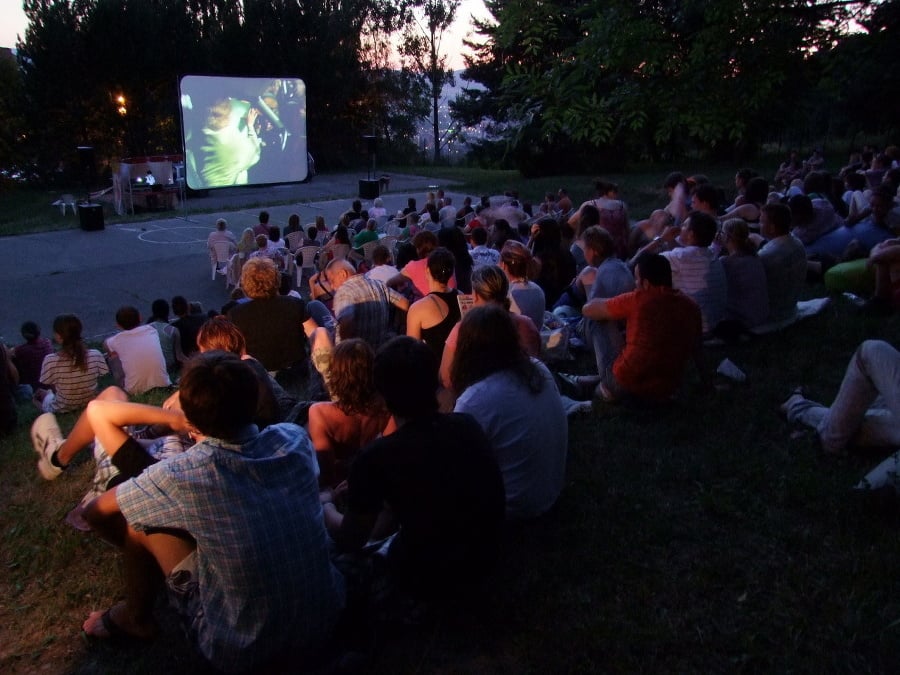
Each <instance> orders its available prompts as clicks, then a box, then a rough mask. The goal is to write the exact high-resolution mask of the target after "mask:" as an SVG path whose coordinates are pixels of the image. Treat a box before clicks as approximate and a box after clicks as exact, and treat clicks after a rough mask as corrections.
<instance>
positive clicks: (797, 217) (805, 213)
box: [788, 195, 816, 225]
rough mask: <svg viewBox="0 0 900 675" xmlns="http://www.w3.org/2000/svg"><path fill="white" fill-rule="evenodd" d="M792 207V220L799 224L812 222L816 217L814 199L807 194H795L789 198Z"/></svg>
mask: <svg viewBox="0 0 900 675" xmlns="http://www.w3.org/2000/svg"><path fill="white" fill-rule="evenodd" d="M788 206H789V207H790V208H791V220H792V221H793V222H794V223H797V224H798V225H806V224H808V223H811V222H812V220H813V218H814V217H815V215H816V214H815V210H814V209H813V205H812V200H811V199H810V198H809V197H808V196H807V195H794V196H793V197H791V198H790V199H789V200H788Z"/></svg>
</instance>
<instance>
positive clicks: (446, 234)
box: [437, 227, 472, 268]
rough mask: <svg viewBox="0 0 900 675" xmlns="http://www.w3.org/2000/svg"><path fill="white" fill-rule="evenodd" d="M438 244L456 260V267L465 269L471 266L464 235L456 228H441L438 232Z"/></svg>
mask: <svg viewBox="0 0 900 675" xmlns="http://www.w3.org/2000/svg"><path fill="white" fill-rule="evenodd" d="M437 237H438V243H439V244H440V245H441V246H443V247H444V248H446V249H447V250H448V251H450V253H452V254H453V257H454V258H455V259H456V264H457V265H463V266H465V267H466V268H468V267H471V266H472V256H471V255H469V247H468V245H467V244H466V235H464V234H463V232H462V230H460V229H459V228H458V227H442V228H441V229H440V230H438V235H437Z"/></svg>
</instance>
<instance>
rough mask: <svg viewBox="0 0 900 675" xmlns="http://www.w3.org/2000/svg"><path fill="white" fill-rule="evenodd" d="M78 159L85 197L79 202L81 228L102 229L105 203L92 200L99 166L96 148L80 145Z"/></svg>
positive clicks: (89, 230)
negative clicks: (96, 160) (92, 188)
mask: <svg viewBox="0 0 900 675" xmlns="http://www.w3.org/2000/svg"><path fill="white" fill-rule="evenodd" d="M78 159H79V160H80V161H81V171H82V175H83V176H84V199H83V200H80V201H79V202H78V205H77V206H78V221H79V223H80V224H81V229H82V230H85V231H87V232H95V231H97V230H102V229H103V227H104V224H103V205H102V204H94V203H92V202H91V184H92V183H93V182H94V179H95V176H96V174H97V166H96V163H95V161H94V148H93V147H91V146H89V145H79V146H78Z"/></svg>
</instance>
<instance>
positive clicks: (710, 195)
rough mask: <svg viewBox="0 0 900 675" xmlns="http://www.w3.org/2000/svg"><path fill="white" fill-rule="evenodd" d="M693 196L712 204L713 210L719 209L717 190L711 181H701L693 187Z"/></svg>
mask: <svg viewBox="0 0 900 675" xmlns="http://www.w3.org/2000/svg"><path fill="white" fill-rule="evenodd" d="M693 197H694V199H696V200H698V201H701V202H706V203H707V204H709V205H710V206H712V208H713V211H718V210H719V191H718V190H717V189H716V188H715V187H714V186H713V185H712V184H711V183H701V184H700V185H698V186H697V187H695V188H694V194H693ZM763 201H765V199H764V200H763Z"/></svg>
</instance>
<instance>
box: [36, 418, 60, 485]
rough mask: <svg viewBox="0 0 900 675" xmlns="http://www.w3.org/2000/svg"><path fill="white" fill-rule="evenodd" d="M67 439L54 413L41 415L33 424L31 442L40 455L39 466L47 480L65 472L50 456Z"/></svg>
mask: <svg viewBox="0 0 900 675" xmlns="http://www.w3.org/2000/svg"><path fill="white" fill-rule="evenodd" d="M65 440H66V439H65V438H64V437H63V435H62V430H60V428H59V424H57V423H56V415H54V414H53V413H44V414H43V415H40V416H39V417H38V418H37V419H36V420H35V421H34V424H32V425H31V444H32V445H33V446H34V451H35V452H36V453H37V455H38V462H37V468H38V471H39V472H40V473H41V476H43V477H44V479H45V480H53V479H54V478H56V477H57V476H59V474H61V473H62V472H63V470H62V469H61V468H60V467H58V466H56V465H55V464H54V463H53V462H52V461H51V459H50V458H51V457H53V453H55V452H56V451H57V450H58V449H59V446H60V445H62V444H63V441H65Z"/></svg>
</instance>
